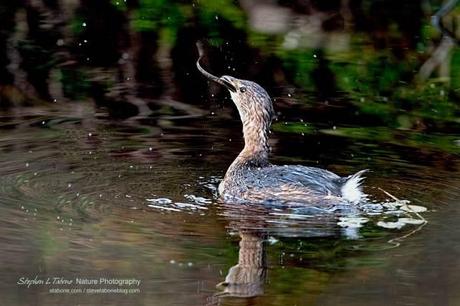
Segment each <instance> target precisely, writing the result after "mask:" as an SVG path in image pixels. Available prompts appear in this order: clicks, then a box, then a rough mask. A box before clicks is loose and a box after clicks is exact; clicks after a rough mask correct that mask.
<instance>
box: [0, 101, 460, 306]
mask: <svg viewBox="0 0 460 306" xmlns="http://www.w3.org/2000/svg"><path fill="white" fill-rule="evenodd" d="M161 118H162V117H161V116H159V118H158V120H159V121H160V119H161ZM161 120H163V121H164V123H163V124H164V126H163V127H158V126H157V125H156V124H149V123H148V120H147V118H137V119H135V120H132V121H129V120H128V121H117V120H112V119H110V118H109V117H107V116H106V115H105V114H104V112H103V111H100V110H99V111H98V110H96V109H94V108H93V107H91V106H89V105H85V106H81V107H79V108H78V111H66V110H63V109H62V107H56V106H53V107H42V108H38V109H36V108H32V109H27V108H26V109H22V110H21V112H20V114H11V113H3V114H2V118H1V122H2V124H1V126H0V138H1V139H2V142H1V156H2V159H1V165H0V169H1V175H0V177H1V179H0V186H1V196H0V203H1V206H0V209H1V212H0V216H1V217H0V219H1V222H0V224H1V225H0V233H1V235H0V243H1V245H2V247H1V253H0V257H1V258H2V268H1V270H2V271H1V272H2V273H1V275H2V277H1V280H2V282H1V283H2V292H3V294H2V295H3V300H4V301H7V303H8V305H30V304H34V303H36V301H38V303H39V304H40V305H54V304H62V303H67V302H68V303H71V301H74V299H75V298H76V295H71V294H67V295H66V294H54V295H53V294H50V293H48V292H47V290H48V289H49V288H48V287H43V286H36V287H34V286H32V287H31V288H29V289H27V288H23V287H18V285H17V284H16V282H17V281H18V279H19V278H20V277H29V278H31V279H32V278H34V277H35V276H36V275H38V276H47V277H64V278H68V279H73V278H75V277H83V278H99V277H101V276H110V277H116V278H136V279H139V280H141V283H142V284H141V286H140V289H141V292H140V293H136V294H128V295H123V294H105V295H104V294H100V295H85V294H80V295H78V300H79V302H80V303H81V304H83V305H84V304H92V303H94V302H95V301H96V303H105V304H107V305H115V304H117V305H118V304H120V305H121V304H123V303H128V301H129V303H130V304H139V305H141V304H154V305H215V304H220V305H243V304H247V303H254V304H257V305H309V304H315V305H316V304H318V305H337V304H340V305H369V304H370V305H384V304H385V305H387V304H392V305H409V304H410V305H456V303H457V302H458V292H459V291H458V289H459V288H458V285H457V284H458V273H457V272H459V271H458V269H459V267H458V265H457V261H458V260H457V258H459V257H458V256H459V251H460V249H459V246H458V244H456V243H455V241H456V239H457V237H458V235H459V233H458V226H456V224H457V219H458V217H459V215H460V209H459V207H458V205H457V203H458V202H457V201H458V196H459V193H460V187H459V186H460V185H459V183H460V180H459V175H458V159H457V158H456V156H455V155H450V156H446V155H443V154H439V153H438V152H435V151H433V152H429V151H419V153H418V154H422V153H424V154H425V156H424V157H423V158H420V159H418V160H419V162H416V161H414V160H413V157H414V154H415V152H412V153H411V152H410V151H412V150H413V149H410V148H409V149H408V148H405V147H401V146H396V145H390V144H385V145H379V144H376V143H375V142H373V141H363V142H356V141H355V140H353V139H348V138H347V139H345V140H344V139H341V140H340V139H337V137H336V136H333V135H329V134H327V133H325V134H319V135H314V136H301V135H298V134H297V135H294V136H292V135H286V134H283V133H274V135H273V138H274V140H275V141H274V143H275V145H274V152H273V155H274V156H275V158H274V160H275V161H279V162H284V161H289V160H291V161H296V162H298V161H299V160H302V158H303V153H299V152H298V151H296V150H283V149H282V148H280V143H281V144H282V145H283V147H288V148H289V147H291V148H292V147H293V145H294V143H295V142H299V141H300V142H301V143H305V144H308V143H312V142H313V141H316V139H320V140H321V143H322V144H323V145H322V147H323V148H324V150H322V153H321V155H317V153H312V156H314V157H316V158H318V160H319V161H320V164H322V163H326V162H327V161H330V160H334V163H331V164H328V165H327V167H328V168H329V169H332V170H335V171H338V172H339V173H342V174H346V173H347V172H350V171H352V170H353V168H370V169H372V172H370V173H369V174H368V179H367V180H366V186H367V188H366V191H367V192H368V193H370V194H371V196H372V197H373V198H374V199H378V200H383V199H385V198H388V197H387V196H386V195H384V194H383V193H382V192H381V191H380V190H378V189H377V188H378V187H380V188H383V189H384V190H387V191H389V192H391V193H392V194H394V195H397V196H399V197H401V198H404V199H408V200H410V201H411V204H415V205H421V206H424V207H427V208H428V211H427V212H425V213H423V216H424V218H426V219H427V220H428V223H427V224H426V226H424V227H423V228H421V229H420V230H419V231H417V232H415V233H413V234H410V233H411V232H412V231H413V230H414V229H416V228H417V227H418V226H417V225H406V226H405V227H403V228H402V229H400V230H389V229H384V228H381V227H378V226H376V225H375V223H374V224H369V225H365V226H364V227H363V228H361V229H357V230H356V231H352V233H351V234H350V232H349V231H348V230H347V229H346V228H342V227H340V226H338V225H337V219H335V218H328V217H318V218H316V217H312V216H311V215H310V216H308V215H306V214H302V213H297V214H296V213H295V212H289V213H287V212H283V211H277V210H276V209H270V208H267V207H253V206H243V207H235V206H234V205H226V204H223V203H219V202H218V201H217V200H216V197H215V187H216V185H217V182H218V181H219V179H220V178H221V177H222V175H223V173H224V171H225V170H226V167H227V166H228V164H229V163H230V162H231V160H232V158H233V156H234V155H235V154H237V151H238V148H239V147H240V146H241V140H239V139H238V137H239V133H240V131H239V129H238V128H237V125H236V124H233V123H234V122H233V121H234V120H233V119H222V118H219V117H216V116H212V115H206V116H200V117H196V118H192V119H185V120H184V119H181V118H175V116H174V115H171V114H170V115H168V116H167V117H166V116H165V117H164V119H161ZM222 135H225V136H224V137H223V136H222ZM228 138H232V141H231V142H230V141H228ZM281 138H283V139H281ZM335 141H341V142H342V143H343V146H342V149H341V150H340V152H337V150H333V149H331V148H328V146H329V145H330V144H331V145H332V144H333V143H334V142H335ZM352 152H353V153H352ZM420 152H421V153H420ZM350 154H354V156H355V157H354V158H348V157H345V158H344V156H350ZM419 157H420V156H419ZM446 157H448V158H446ZM305 163H311V161H308V160H306V161H305ZM174 203H178V204H176V205H173V204H174ZM161 207H166V208H173V209H162V208H161ZM406 234H410V235H409V236H408V237H403V236H405V235H406ZM399 238H400V239H399ZM240 239H243V242H244V243H243V242H242V243H243V244H242V246H241V249H240V252H241V254H240V256H238V252H239V245H238V242H239V241H240ZM394 239H396V241H395V240H394ZM245 254H246V255H245ZM248 257H249V258H252V260H246V261H245V259H244V258H246V259H247V258H248ZM238 261H240V265H239V266H238V267H237V268H232V269H233V270H232V271H233V272H232V273H229V269H230V268H231V267H232V266H235V265H237V263H238ZM245 273H246V274H245ZM227 274H228V275H229V276H227ZM238 275H240V276H238ZM241 275H246V276H245V277H246V278H244V277H243V279H245V280H246V282H248V280H250V281H249V284H248V283H245V284H240V285H238V286H236V285H233V286H225V285H222V284H221V285H220V286H218V288H216V285H217V284H220V283H222V282H224V281H225V278H226V276H227V278H228V280H229V281H232V280H233V282H237V283H238V282H242V278H241ZM57 287H59V286H57ZM68 287H69V288H70V287H72V286H67V287H66V286H60V287H59V288H68ZM216 294H217V295H216Z"/></svg>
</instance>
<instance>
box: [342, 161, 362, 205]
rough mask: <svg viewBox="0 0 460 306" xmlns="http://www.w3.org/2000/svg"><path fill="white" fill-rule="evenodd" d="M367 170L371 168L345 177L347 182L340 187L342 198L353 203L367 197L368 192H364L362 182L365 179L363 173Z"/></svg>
mask: <svg viewBox="0 0 460 306" xmlns="http://www.w3.org/2000/svg"><path fill="white" fill-rule="evenodd" d="M367 171H369V170H368V169H365V170H361V171H358V172H356V173H355V174H353V175H350V176H349V177H347V178H346V179H345V183H344V184H343V185H342V188H341V189H340V190H341V192H342V198H344V199H345V200H347V201H349V202H352V203H358V202H359V201H361V200H363V199H364V198H366V194H365V193H363V190H362V186H361V183H362V181H363V179H365V177H363V176H362V174H363V173H365V172H367Z"/></svg>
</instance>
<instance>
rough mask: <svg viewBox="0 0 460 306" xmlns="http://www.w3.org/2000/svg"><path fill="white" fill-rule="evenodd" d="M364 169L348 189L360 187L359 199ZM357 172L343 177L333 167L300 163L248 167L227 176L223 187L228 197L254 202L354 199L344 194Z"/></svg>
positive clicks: (311, 201) (224, 195)
mask: <svg viewBox="0 0 460 306" xmlns="http://www.w3.org/2000/svg"><path fill="white" fill-rule="evenodd" d="M360 174H361V173H358V174H356V175H355V179H354V180H353V181H351V182H352V183H353V184H352V185H350V186H348V187H347V190H348V191H353V190H351V189H356V190H354V191H355V195H356V197H357V198H354V199H353V201H355V200H356V199H358V200H359V198H360V197H361V190H360V186H359V183H360V181H361V177H360ZM352 178H353V176H350V177H340V176H338V175H336V174H334V173H332V172H330V171H327V170H324V169H320V168H314V167H305V166H297V165H289V166H273V165H270V166H267V167H261V168H247V169H244V171H240V172H239V173H235V174H234V175H231V176H229V177H227V176H226V177H225V179H224V181H223V183H222V184H221V187H220V192H221V195H222V196H223V197H224V199H226V200H232V201H238V202H253V203H261V202H265V203H280V204H282V203H293V204H302V203H305V204H307V203H314V204H318V203H319V202H323V201H326V202H328V203H329V202H330V201H339V202H340V201H343V200H350V199H347V198H346V197H344V193H343V191H344V187H345V186H347V184H350V183H349V181H350V179H352Z"/></svg>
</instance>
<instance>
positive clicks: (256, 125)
mask: <svg viewBox="0 0 460 306" xmlns="http://www.w3.org/2000/svg"><path fill="white" fill-rule="evenodd" d="M269 130H270V122H267V121H266V120H264V119H263V117H259V116H253V117H251V118H244V120H243V135H244V148H243V150H242V151H241V152H240V154H239V155H238V157H237V158H236V159H235V161H234V162H233V164H232V166H233V168H237V167H238V168H239V167H245V168H248V167H249V168H252V167H264V166H267V165H268V153H269V151H270V147H269V145H268V134H269Z"/></svg>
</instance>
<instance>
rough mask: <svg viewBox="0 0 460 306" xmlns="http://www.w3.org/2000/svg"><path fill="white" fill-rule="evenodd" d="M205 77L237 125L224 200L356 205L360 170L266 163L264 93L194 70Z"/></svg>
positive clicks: (267, 102) (268, 106) (267, 101)
mask: <svg viewBox="0 0 460 306" xmlns="http://www.w3.org/2000/svg"><path fill="white" fill-rule="evenodd" d="M198 49H199V53H200V54H199V55H200V56H199V58H198V60H197V63H196V64H197V67H198V70H199V71H200V72H201V73H202V74H203V75H204V76H205V77H207V78H208V79H210V80H212V81H214V82H217V83H219V84H221V85H223V86H225V87H226V88H227V89H228V90H229V91H230V95H231V98H232V100H233V103H235V105H236V107H237V109H238V112H239V115H240V118H241V121H242V123H243V136H244V148H243V150H242V151H241V153H240V154H239V155H238V156H237V157H236V159H235V160H234V161H233V163H232V164H231V165H230V167H229V168H228V170H227V172H226V173H225V177H224V179H223V181H222V182H221V183H220V185H219V194H220V196H221V197H222V199H223V200H224V201H226V202H236V203H273V204H294V205H295V204H308V203H315V204H317V203H321V202H327V203H331V200H332V201H333V202H339V203H343V202H344V201H345V202H349V203H358V202H360V201H361V200H362V199H364V198H365V194H364V193H363V192H362V188H361V181H362V180H363V177H362V176H361V175H362V174H363V173H364V172H365V171H367V170H361V171H359V172H357V173H355V174H353V175H350V176H348V177H340V176H338V175H336V174H334V173H332V172H330V171H327V170H324V169H320V168H314V167H306V166H300V165H285V166H276V165H272V164H270V163H269V161H268V153H269V150H270V148H269V145H268V134H269V130H270V125H271V122H272V119H273V116H274V110H273V104H272V100H271V98H270V96H269V95H268V93H267V92H266V91H265V89H263V88H262V87H261V86H260V85H258V84H257V83H254V82H251V81H247V80H240V79H237V78H234V77H231V76H228V75H224V76H222V77H220V78H219V77H216V76H214V75H212V74H210V73H209V72H207V71H205V70H204V69H203V68H202V67H201V66H200V59H201V57H202V53H203V52H202V50H201V48H200V46H199V47H198Z"/></svg>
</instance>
